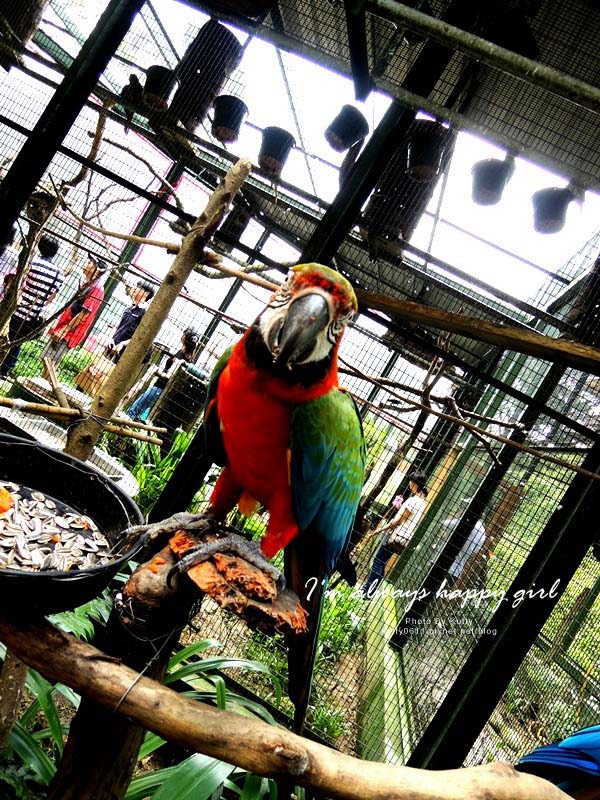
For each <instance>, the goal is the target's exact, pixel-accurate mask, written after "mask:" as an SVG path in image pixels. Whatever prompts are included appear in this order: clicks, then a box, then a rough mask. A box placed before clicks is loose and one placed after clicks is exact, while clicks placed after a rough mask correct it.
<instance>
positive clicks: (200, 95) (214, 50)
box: [171, 19, 243, 133]
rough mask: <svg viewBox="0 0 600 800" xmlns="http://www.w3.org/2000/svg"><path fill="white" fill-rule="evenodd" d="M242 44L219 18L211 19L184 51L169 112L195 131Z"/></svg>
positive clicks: (237, 60) (236, 62) (235, 62)
mask: <svg viewBox="0 0 600 800" xmlns="http://www.w3.org/2000/svg"><path fill="white" fill-rule="evenodd" d="M242 52H243V51H242V46H241V44H240V43H239V42H238V40H237V39H236V37H235V36H234V35H233V33H231V31H229V30H228V29H227V28H226V27H225V26H224V25H221V23H220V22H217V21H216V20H214V19H210V20H209V21H208V22H207V23H206V24H205V25H203V26H202V27H201V28H200V30H199V31H198V34H197V35H196V38H195V39H194V41H193V42H192V43H191V45H190V46H189V47H188V49H187V50H186V51H185V54H184V56H183V58H182V59H181V61H180V62H179V66H178V67H177V77H178V78H179V89H178V90H177V92H176V93H175V97H174V98H173V102H172V103H171V113H172V114H173V116H174V117H176V118H177V119H179V120H181V122H182V123H183V125H184V126H185V128H186V129H187V130H188V131H190V132H192V133H193V132H194V131H195V130H196V128H197V127H198V125H200V123H201V122H202V120H203V119H204V117H205V116H206V113H207V111H208V109H209V108H210V106H211V105H212V104H213V103H214V101H215V98H216V97H217V95H218V94H219V92H220V91H221V89H222V88H223V84H224V83H225V81H226V80H227V78H228V77H229V76H230V75H231V73H232V72H233V71H234V69H236V68H237V67H238V66H239V63H240V61H241V60H242Z"/></svg>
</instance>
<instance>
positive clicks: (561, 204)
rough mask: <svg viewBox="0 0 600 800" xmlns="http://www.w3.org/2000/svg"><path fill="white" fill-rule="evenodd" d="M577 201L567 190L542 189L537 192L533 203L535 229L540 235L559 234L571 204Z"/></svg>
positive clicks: (533, 197)
mask: <svg viewBox="0 0 600 800" xmlns="http://www.w3.org/2000/svg"><path fill="white" fill-rule="evenodd" d="M574 199H575V195H574V194H573V192H572V191H571V190H570V189H568V188H566V189H555V188H551V189H540V191H539V192H535V194H534V195H533V196H532V198H531V200H532V202H533V227H534V228H535V230H536V231H537V232H538V233H558V231H560V230H562V229H563V227H564V224H565V217H566V215H567V208H568V207H569V203H570V202H571V201H572V200H574Z"/></svg>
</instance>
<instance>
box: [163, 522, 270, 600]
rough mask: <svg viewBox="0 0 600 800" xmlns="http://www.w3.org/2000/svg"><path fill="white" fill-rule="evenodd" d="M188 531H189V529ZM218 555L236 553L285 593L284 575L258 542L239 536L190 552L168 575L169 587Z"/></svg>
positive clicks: (235, 535)
mask: <svg viewBox="0 0 600 800" xmlns="http://www.w3.org/2000/svg"><path fill="white" fill-rule="evenodd" d="M186 529H188V530H189V528H187V527H186ZM216 553H235V555H238V556H240V557H241V558H243V559H245V560H246V561H248V563H250V564H252V565H253V566H255V567H256V568H257V569H260V570H262V572H264V573H266V574H267V575H268V576H269V577H270V578H272V579H273V580H274V581H275V583H276V585H277V590H278V591H279V592H283V590H284V589H285V577H284V575H283V573H282V572H280V571H279V570H278V569H277V567H274V566H273V564H271V562H270V561H268V560H267V559H266V558H265V556H264V555H263V554H262V551H261V549H260V544H259V543H258V542H251V541H247V540H246V539H243V538H242V537H241V536H238V535H237V534H233V535H228V536H224V537H222V538H221V539H216V540H215V541H212V542H207V543H205V544H200V545H198V547H195V548H194V549H193V550H189V551H188V552H187V553H186V554H185V555H184V556H183V558H181V559H180V560H179V561H178V562H177V564H176V565H175V566H174V567H173V568H172V569H171V570H170V571H169V574H168V575H167V585H168V586H169V588H171V581H172V580H173V578H174V576H175V575H176V574H179V573H181V572H187V570H188V569H191V567H194V566H196V564H201V563H202V562H203V561H206V560H207V559H209V558H210V557H211V556H213V555H215V554H216Z"/></svg>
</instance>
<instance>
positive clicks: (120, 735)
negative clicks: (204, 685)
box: [48, 548, 198, 800]
mask: <svg viewBox="0 0 600 800" xmlns="http://www.w3.org/2000/svg"><path fill="white" fill-rule="evenodd" d="M160 555H161V562H162V564H163V568H162V570H161V574H156V573H150V577H151V578H154V579H155V580H154V581H153V585H152V587H151V590H150V587H149V586H148V585H147V584H146V590H147V593H146V596H144V595H143V594H142V593H138V594H137V596H136V601H135V613H133V614H132V615H131V617H124V616H123V615H122V614H119V613H118V612H117V611H115V610H114V609H113V611H112V613H111V616H110V618H109V621H108V624H107V627H106V630H105V631H104V632H103V633H102V635H101V636H100V637H98V639H97V644H98V645H99V646H100V647H102V649H103V650H104V652H105V653H107V654H108V656H104V658H105V660H106V662H107V663H117V664H120V663H123V664H127V665H128V666H129V667H132V668H133V669H134V670H135V674H137V675H138V676H139V675H141V674H143V675H145V676H146V677H147V678H153V679H154V680H157V681H162V678H163V675H164V671H165V668H166V666H167V664H168V661H169V658H170V656H171V652H172V649H173V647H174V646H175V645H176V643H177V641H178V639H179V635H180V633H181V630H182V629H183V627H184V625H186V624H187V622H188V618H189V613H190V609H191V607H192V605H193V604H194V603H195V602H197V600H198V594H197V592H195V591H193V590H192V588H191V586H190V585H189V582H187V581H186V582H185V583H183V585H182V587H181V591H178V592H174V591H173V590H170V589H169V588H168V587H167V586H166V582H165V577H166V573H167V572H168V570H169V569H170V567H171V566H172V565H173V563H174V559H173V556H172V554H171V553H170V551H169V548H165V549H164V550H162V551H161V553H160ZM145 568H146V565H144V564H143V565H141V566H140V567H138V569H137V570H136V572H135V573H134V575H133V576H132V577H131V578H130V579H129V581H128V583H127V584H126V586H125V588H124V589H123V593H124V594H125V595H126V593H127V588H128V586H129V585H130V584H132V583H135V584H136V585H138V583H139V579H138V576H139V574H140V573H142V574H143V573H144V570H145ZM121 699H122V698H118V700H117V702H116V703H113V704H111V705H110V706H109V708H102V706H100V705H98V704H97V703H96V702H95V701H94V700H93V699H91V698H90V697H84V698H83V699H82V701H81V704H80V706H79V708H78V710H77V713H76V714H75V717H74V719H73V722H72V723H71V727H70V730H69V737H68V739H67V743H66V745H65V749H64V753H63V757H62V761H61V763H60V765H59V767H58V770H57V772H56V775H55V776H54V779H53V781H52V783H51V785H50V789H49V792H48V800H121V798H123V796H124V795H125V792H126V790H127V787H128V786H129V783H130V781H131V777H132V775H133V771H134V769H135V766H136V764H137V761H138V753H139V749H140V746H141V744H142V741H143V739H144V735H145V733H146V730H145V728H144V727H143V726H142V725H140V724H138V723H137V722H135V721H134V720H132V719H131V718H130V717H129V716H128V715H122V714H120V713H117V712H118V711H119V708H120V700H121Z"/></svg>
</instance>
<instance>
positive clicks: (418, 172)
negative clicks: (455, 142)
mask: <svg viewBox="0 0 600 800" xmlns="http://www.w3.org/2000/svg"><path fill="white" fill-rule="evenodd" d="M445 146H446V130H445V129H444V128H443V127H442V126H441V125H440V124H439V123H437V122H434V121H432V120H428V119H419V120H417V121H416V122H415V124H414V125H413V129H412V135H411V137H410V141H409V143H408V148H407V157H406V171H407V172H408V174H409V175H410V176H411V177H412V178H414V179H415V180H417V181H427V180H431V179H432V178H435V177H436V175H437V174H438V173H439V171H440V165H441V162H442V155H443V153H444V148H445Z"/></svg>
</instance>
